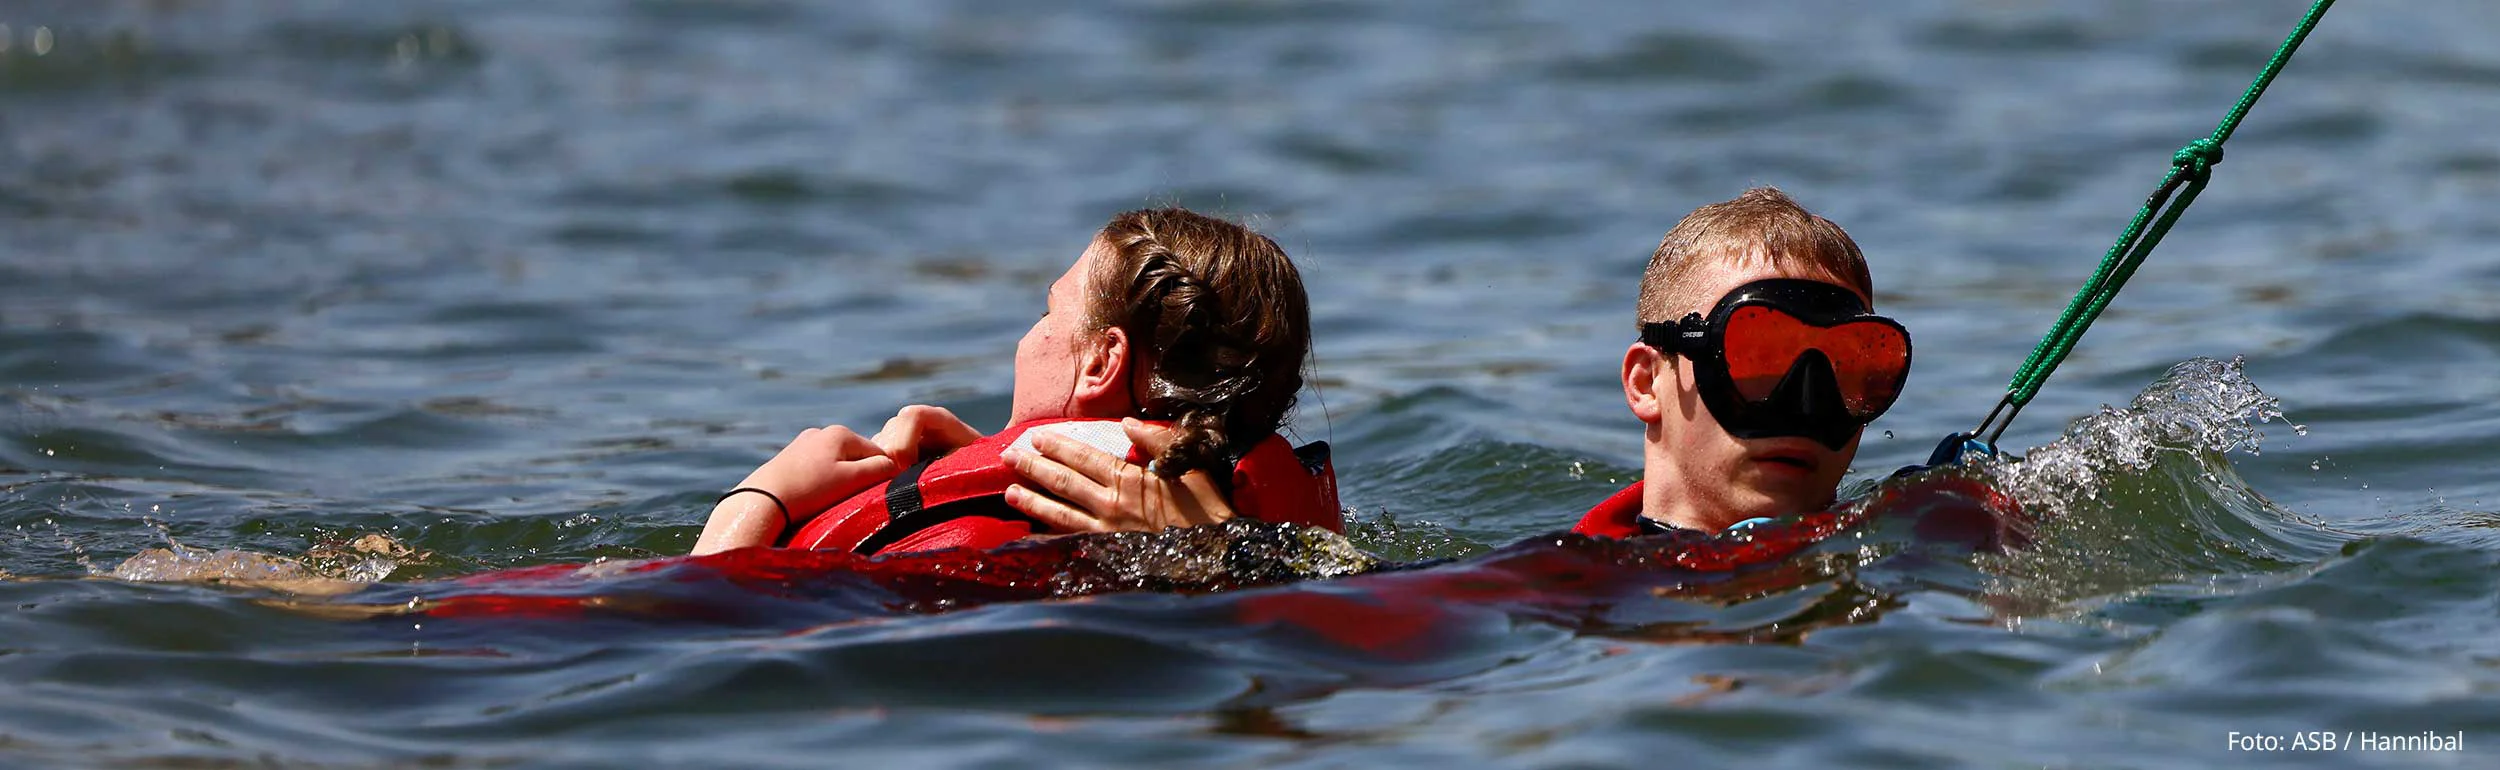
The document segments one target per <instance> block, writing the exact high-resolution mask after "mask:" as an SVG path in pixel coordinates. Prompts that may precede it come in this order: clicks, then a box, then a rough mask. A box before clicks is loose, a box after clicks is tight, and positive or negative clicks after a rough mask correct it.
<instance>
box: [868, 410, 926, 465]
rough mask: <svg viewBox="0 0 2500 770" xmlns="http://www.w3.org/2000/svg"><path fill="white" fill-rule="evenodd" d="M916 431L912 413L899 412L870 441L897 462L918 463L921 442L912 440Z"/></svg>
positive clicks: (880, 451) (881, 452) (879, 450)
mask: <svg viewBox="0 0 2500 770" xmlns="http://www.w3.org/2000/svg"><path fill="white" fill-rule="evenodd" d="M916 432H917V431H916V430H915V429H914V428H913V426H912V421H911V417H910V415H909V414H907V413H902V412H898V413H896V414H895V415H894V417H893V419H889V420H886V421H885V427H883V428H879V429H877V436H876V438H873V439H870V441H871V442H872V443H875V444H876V445H877V449H878V452H879V453H880V454H883V455H885V456H887V457H891V458H894V461H895V462H898V463H904V464H910V463H916V462H919V461H920V446H919V442H916V441H913V440H912V439H913V435H914V434H915V433H916Z"/></svg>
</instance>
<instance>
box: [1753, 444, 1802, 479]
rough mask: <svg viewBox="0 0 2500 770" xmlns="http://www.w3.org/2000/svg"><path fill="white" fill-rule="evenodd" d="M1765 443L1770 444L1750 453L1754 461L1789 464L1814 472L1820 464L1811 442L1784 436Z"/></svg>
mask: <svg viewBox="0 0 2500 770" xmlns="http://www.w3.org/2000/svg"><path fill="white" fill-rule="evenodd" d="M1764 443H1765V444H1768V446H1763V447H1760V448H1757V449H1755V450H1754V451H1752V452H1750V453H1748V454H1750V455H1751V459H1752V460H1753V461H1754V462H1758V463H1767V464H1770V465H1780V466H1787V467H1790V468H1795V469H1797V470H1800V471H1803V472H1806V473H1813V472H1814V470H1815V467H1816V466H1817V465H1820V463H1817V462H1815V459H1816V458H1815V456H1814V449H1813V448H1812V447H1811V446H1809V444H1810V443H1811V442H1807V441H1805V440H1802V439H1786V438H1783V439H1771V440H1769V441H1766V442H1764Z"/></svg>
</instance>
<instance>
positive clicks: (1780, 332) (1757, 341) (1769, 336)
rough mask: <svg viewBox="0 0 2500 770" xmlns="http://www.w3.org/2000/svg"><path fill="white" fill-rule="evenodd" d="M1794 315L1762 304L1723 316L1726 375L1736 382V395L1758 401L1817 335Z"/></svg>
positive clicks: (1785, 372) (1777, 381)
mask: <svg viewBox="0 0 2500 770" xmlns="http://www.w3.org/2000/svg"><path fill="white" fill-rule="evenodd" d="M1821 331H1822V330H1821V329H1816V328H1814V327H1812V326H1809V325H1807V324H1806V322H1804V321H1801V320H1798V319H1797V317H1796V316H1792V315H1789V314H1787V313H1783V312H1780V311H1779V310H1777V309H1775V308H1771V307H1767V306H1763V305H1746V306H1744V307H1740V308H1737V309H1736V311H1735V312H1732V313H1729V314H1728V316H1727V331H1726V333H1725V334H1724V335H1722V337H1721V339H1722V340H1724V341H1725V344H1726V345H1727V376H1728V379H1731V380H1735V381H1736V395H1737V396H1738V397H1739V398H1743V399H1744V400H1747V401H1762V400H1766V399H1769V398H1770V397H1771V391H1772V390H1773V389H1776V388H1778V387H1779V384H1780V378H1782V377H1786V376H1788V367H1789V366H1791V365H1793V364H1795V363H1797V357H1798V356H1800V355H1804V354H1805V352H1806V348H1810V347H1813V346H1814V339H1815V337H1816V336H1817V335H1818V333H1819V332H1821Z"/></svg>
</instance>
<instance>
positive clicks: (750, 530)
mask: <svg viewBox="0 0 2500 770" xmlns="http://www.w3.org/2000/svg"><path fill="white" fill-rule="evenodd" d="M783 526H784V521H783V517H782V513H781V506H780V505H779V504H777V503H775V502H774V501H773V499H772V498H769V497H765V496H763V495H759V494H756V493H753V492H746V493H740V494H734V495H730V496H728V497H726V498H722V499H721V501H720V504H718V505H714V506H712V516H711V518H709V519H706V520H705V521H704V522H703V535H702V536H701V537H697V538H695V541H694V554H695V555H697V556H701V555H703V554H707V553H719V552H721V551H727V550H731V549H736V548H745V547H747V546H753V545H771V544H773V541H774V540H775V539H777V538H779V537H780V536H781V529H782V527H783Z"/></svg>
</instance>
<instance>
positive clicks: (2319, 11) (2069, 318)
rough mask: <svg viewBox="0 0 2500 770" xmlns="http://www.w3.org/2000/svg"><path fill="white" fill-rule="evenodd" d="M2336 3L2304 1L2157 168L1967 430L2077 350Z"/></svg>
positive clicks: (2015, 409) (2018, 407)
mask: <svg viewBox="0 0 2500 770" xmlns="http://www.w3.org/2000/svg"><path fill="white" fill-rule="evenodd" d="M2334 4H2335V0H2317V2H2316V3H2315V4H2313V5H2311V6H2309V13H2308V15H2306V16H2303V17H2301V20H2300V26H2299V27H2297V28H2294V29H2293V30H2292V34H2291V36H2289V37H2286V38H2284V39H2283V45H2282V46H2281V47H2279V48H2276V49H2275V50H2274V58H2273V59H2271V60H2269V61H2267V62H2266V69H2265V71H2264V72H2260V73H2258V74H2257V79H2256V80H2255V81H2254V82H2251V83H2249V84H2248V91H2246V92H2245V93H2242V94H2240V102H2239V104H2237V105H2233V106H2232V108H2231V112H2230V114H2228V115H2224V116H2223V118H2222V123H2221V124H2219V125H2216V126H2214V132H2213V133H2212V134H2210V135H2208V136H2206V137H2205V138H2203V139H2198V140H2196V141H2193V142H2189V143H2188V145H2187V146H2186V147H2183V148H2180V149H2179V152H2178V153H2177V154H2175V155H2172V156H2171V157H2170V172H2169V173H2167V174H2164V175H2163V176H2162V179H2161V185H2160V186H2159V187H2157V188H2155V189H2154V190H2153V194H2152V195H2151V196H2148V197H2146V198H2145V199H2144V207H2143V208H2142V209H2139V210H2137V211H2136V213H2135V219H2134V220H2133V221H2131V222H2128V223H2127V229H2126V230H2125V231H2124V232H2121V233H2119V235H2118V242H2117V243H2114V244H2111V245H2110V247H2109V252H2108V253H2107V254H2104V255H2102V257H2101V267H2100V269H2099V270H2098V271H2095V272H2094V273H2093V275H2092V278H2091V280H2088V281H2085V282H2084V284H2083V289H2082V290H2081V291H2077V292H2075V298H2074V299H2072V300H2069V301H2068V302H2067V303H2066V311H2065V312H2063V313H2060V314H2058V317H2057V323H2056V324H2054V325H2052V326H2050V327H2049V333H2048V335H2047V336H2044V337H2041V338H2040V344H2038V345H2036V346H2033V347H2032V349H2031V357H2030V358H2028V359H2025V360H2024V361H2023V366H2022V368H2021V369H2017V370H2015V372H2014V380H2013V381H2012V382H2011V383H2008V384H2007V385H2006V392H2005V399H2004V400H2002V401H1999V402H1997V408H1996V409H1995V410H1993V411H1990V412H1989V413H1988V418H1987V419H1986V420H1983V421H1981V422H1980V424H1979V429H1978V430H1974V431H1972V432H1971V433H1972V435H1974V436H1978V435H1985V436H1987V440H1988V442H1989V443H1992V444H1993V443H1995V441H1996V439H1997V436H1999V435H2002V434H2004V432H2005V427H2006V426H2007V425H2010V424H2012V423H2013V422H2014V414H2015V413H2019V412H2021V411H2022V408H2023V405H2025V404H2029V403H2031V399H2032V397H2033V396H2036V395H2038V394H2039V393H2040V386H2041V385H2042V384H2043V383H2046V382H2048V379H2049V374H2050V373H2052V372H2055V371H2057V365H2058V364H2060V363H2064V362H2065V361H2066V355H2067V354H2068V353H2072V352H2074V349H2075V343H2076V342H2077V341H2080V340H2082V339H2083V333H2084V332H2085V331H2086V330H2089V329H2091V328H2092V321H2093V320H2094V319H2097V318H2100V316H2101V311H2102V310H2103V309H2105V308H2107V307H2109V301H2110V300H2111V299H2113V298H2116V297H2117V296H2118V290H2119V289H2120V288H2122V287H2125V286H2126V285H2127V279H2128V278H2130V277H2132V276H2134V275H2135V269H2136V268H2137V267H2139V266H2141V265H2143V264H2144V258H2145V257H2147V256H2150V255H2151V254H2152V253H2153V247H2154V246H2158V245H2160V244H2161V239H2162V236H2164V235H2168V234H2169V233H2170V226H2171V225H2173V224H2177V223H2178V221H2179V215H2180V214H2184V213H2187V207H2188V204H2190V203H2194V202H2196V195H2197V194H2198V193H2201V192H2204V190H2205V183H2206V182H2207V181H2209V180H2211V179H2212V178H2213V167H2214V164H2217V163H2221V162H2222V143H2223V142H2224V141H2225V140H2228V139H2230V138H2231V132H2233V131H2237V130H2239V127H2240V119H2242V118H2245V117H2248V110H2249V108H2251V107H2255V106H2257V97H2259V96H2262V95H2264V94H2265V92H2266V86H2268V85H2271V84H2273V83H2274V76H2275V74H2276V73H2280V72H2282V71H2283V65H2284V64H2285V63H2286V62H2289V61H2291V60H2292V52H2293V51H2294V50H2297V49H2299V48H2300V41H2302V40H2304V39H2306V38H2308V37H2309V31H2310V30H2312V29H2316V28H2317V26H2318V19H2319V18H2320V17H2323V16H2325V15H2326V9H2327V6H2331V5H2334ZM2156 212H2158V213H2156ZM2147 222H2150V223H2151V227H2150V228H2147V227H2146V226H2145V225H2146V223H2147ZM2008 406H2011V407H2012V410H2011V411H2008V410H2007V407H2008ZM2000 412H2002V413H2004V417H2005V419H2004V421H2003V422H2002V423H1998V421H1997V417H1998V414H1999V413H2000ZM1991 423H1996V429H1995V430H1994V431H1993V432H1991V431H1990V430H1989V425H1990V424H1991Z"/></svg>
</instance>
